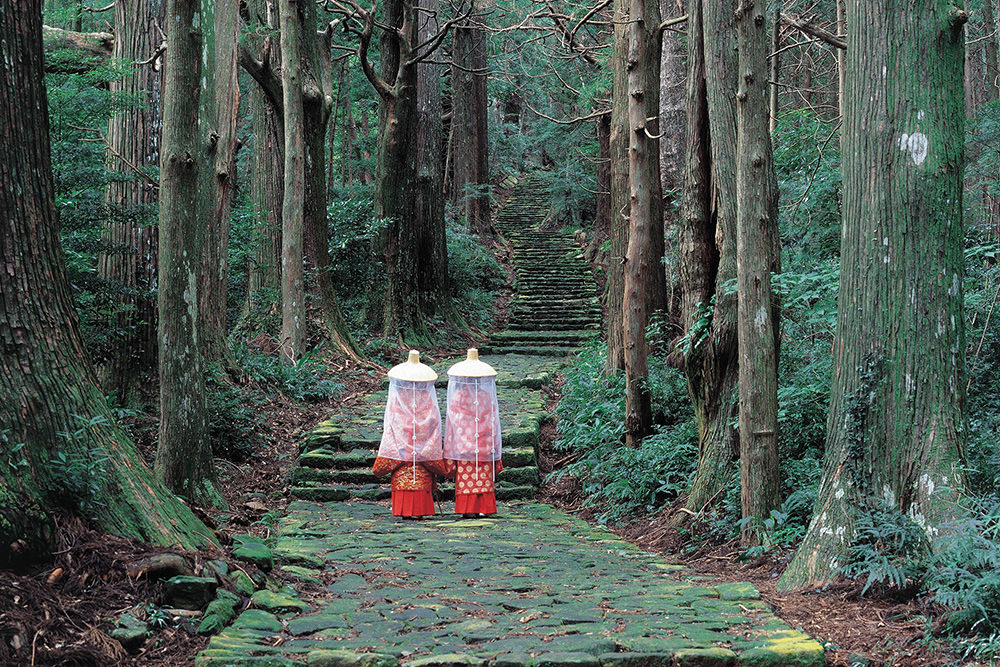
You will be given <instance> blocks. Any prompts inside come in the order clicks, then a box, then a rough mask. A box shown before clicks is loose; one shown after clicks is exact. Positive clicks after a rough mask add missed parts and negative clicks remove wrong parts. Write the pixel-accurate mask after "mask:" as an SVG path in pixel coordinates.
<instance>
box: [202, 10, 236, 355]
mask: <svg viewBox="0 0 1000 667" xmlns="http://www.w3.org/2000/svg"><path fill="white" fill-rule="evenodd" d="M237 9H238V3H237V2H235V1H234V0H224V1H222V2H215V0H202V25H203V26H204V30H205V39H204V40H203V42H202V51H203V62H205V63H209V65H208V66H207V67H206V68H204V69H203V71H202V77H201V78H202V81H204V82H205V84H206V85H205V87H204V89H203V91H202V104H201V107H202V114H201V122H202V127H201V136H202V145H203V152H202V155H203V156H204V159H205V164H204V171H203V175H202V178H201V179H200V183H199V187H200V188H201V192H202V194H201V195H200V204H201V211H202V218H201V219H202V221H203V223H202V224H204V226H205V234H204V241H203V243H202V254H201V261H202V265H201V272H202V285H201V286H202V290H201V303H200V306H199V307H200V315H201V318H202V327H201V332H200V333H201V340H202V350H203V354H204V357H205V361H206V362H207V363H211V362H213V361H219V360H223V361H227V365H229V363H228V359H229V357H230V354H229V348H228V345H227V343H226V315H227V306H226V293H227V291H228V284H229V232H230V223H231V219H230V214H231V211H232V202H233V195H234V193H235V190H236V144H237V137H236V119H237V112H238V111H239V107H240V89H239V84H238V81H237V74H238V73H239V69H238V63H237V48H236V46H237V43H238V41H239V25H240V24H239V15H238V13H237Z"/></svg>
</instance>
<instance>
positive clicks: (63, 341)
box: [0, 0, 214, 565]
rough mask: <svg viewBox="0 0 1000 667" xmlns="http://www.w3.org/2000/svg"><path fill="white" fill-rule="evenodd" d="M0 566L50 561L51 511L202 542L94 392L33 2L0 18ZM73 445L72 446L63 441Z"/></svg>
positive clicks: (145, 535)
mask: <svg viewBox="0 0 1000 667" xmlns="http://www.w3.org/2000/svg"><path fill="white" fill-rule="evenodd" d="M0 42H2V43H3V44H5V45H6V47H7V49H8V53H9V54H11V55H10V57H11V58H13V59H14V60H13V62H11V61H8V62H7V63H6V65H7V66H6V68H5V72H4V76H0V99H2V100H4V103H3V104H0V127H3V128H4V131H3V132H0V208H2V210H3V211H4V217H3V220H2V222H0V265H2V266H3V267H5V269H4V271H5V274H4V290H3V294H2V296H0V349H2V350H3V354H2V355H0V399H2V400H0V424H3V426H4V430H5V431H6V433H5V434H4V439H3V443H4V449H5V456H6V460H7V462H8V463H9V465H6V466H3V467H2V468H0V544H2V545H3V547H2V548H0V561H2V562H4V563H7V562H9V561H12V560H23V561H25V562H29V563H33V564H35V565H37V563H38V562H39V560H40V559H42V558H45V557H47V556H48V551H49V548H50V544H51V543H52V541H53V539H54V537H55V535H54V530H53V523H52V521H51V520H50V514H51V511H52V510H54V509H57V508H61V509H68V510H70V511H76V512H78V513H79V514H81V515H82V516H84V517H85V518H87V519H88V520H89V521H90V522H92V524H93V525H95V526H97V527H98V528H100V529H103V530H107V531H110V532H112V533H115V534H118V535H123V536H127V537H133V538H136V539H141V540H147V541H150V542H154V543H156V544H162V545H180V546H182V547H186V548H196V547H201V546H208V545H210V544H212V543H213V542H214V538H213V536H212V535H211V533H210V531H209V530H208V529H207V528H206V527H205V526H204V524H202V522H201V521H199V520H198V519H197V518H196V517H195V516H194V515H193V514H192V513H191V511H190V510H189V509H188V508H187V507H186V506H185V505H184V504H183V503H181V502H180V501H179V500H178V499H177V498H176V496H174V494H173V493H171V492H170V491H168V490H167V489H166V488H165V487H164V486H163V485H162V484H161V483H160V482H159V481H157V480H156V478H155V477H154V475H153V473H152V471H151V470H150V469H149V467H148V466H147V465H146V464H145V462H144V461H143V460H142V457H141V456H140V454H139V453H138V451H137V450H136V448H135V445H134V443H133V442H132V440H131V439H130V438H129V436H128V435H127V434H126V433H125V432H124V431H123V430H122V429H121V428H119V427H118V425H117V424H116V423H115V421H114V417H113V415H112V414H111V410H110V409H109V408H108V404H107V401H106V400H105V398H104V394H103V393H102V391H101V389H100V388H99V387H98V386H97V385H96V384H95V382H94V380H93V377H94V373H93V369H92V368H91V367H90V364H89V363H88V362H87V359H86V353H85V352H84V349H83V345H82V343H81V341H80V334H79V329H80V325H79V320H78V318H77V314H76V310H75V308H74V306H73V303H72V299H71V297H70V289H69V282H68V280H67V278H66V272H65V266H64V264H63V259H62V255H61V252H60V249H59V230H58V222H57V216H56V211H55V200H54V192H53V185H52V163H51V160H50V155H49V127H48V105H47V101H46V97H45V89H44V87H43V81H44V76H43V72H44V69H43V56H42V16H41V1H40V0H23V1H22V2H17V3H10V4H8V6H7V7H6V9H5V11H3V12H0ZM67 434H69V435H67Z"/></svg>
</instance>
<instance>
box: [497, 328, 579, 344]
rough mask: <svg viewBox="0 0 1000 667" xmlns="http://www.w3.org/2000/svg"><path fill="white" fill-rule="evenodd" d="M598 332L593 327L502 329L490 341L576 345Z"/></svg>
mask: <svg viewBox="0 0 1000 667" xmlns="http://www.w3.org/2000/svg"><path fill="white" fill-rule="evenodd" d="M596 334H597V332H596V331H595V330H593V329H591V330H589V331H587V330H583V331H578V330H572V329H571V330H568V331H512V330H509V329H508V330H507V331H501V332H500V333H496V334H493V336H492V337H491V338H490V342H491V343H493V344H494V345H500V344H504V343H549V344H553V345H574V344H579V343H581V342H584V341H591V340H593V339H594V338H595V337H596Z"/></svg>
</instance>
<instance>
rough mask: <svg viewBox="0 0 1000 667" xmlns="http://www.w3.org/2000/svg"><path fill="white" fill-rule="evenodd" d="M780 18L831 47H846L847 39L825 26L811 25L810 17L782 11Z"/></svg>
mask: <svg viewBox="0 0 1000 667" xmlns="http://www.w3.org/2000/svg"><path fill="white" fill-rule="evenodd" d="M780 20H781V22H782V23H784V24H785V25H787V26H791V27H792V28H795V29H796V30H799V31H800V32H803V33H805V34H807V35H809V36H810V37H815V38H817V39H819V40H820V41H822V42H824V43H826V44H829V45H830V46H832V47H835V48H838V49H846V48H847V41H846V40H845V39H844V38H843V37H842V36H841V35H835V34H833V33H832V32H830V31H829V30H826V29H825V28H820V27H819V26H816V25H813V23H812V21H813V19H811V18H805V19H804V18H801V17H798V16H789V15H788V14H785V13H782V14H781V16H780Z"/></svg>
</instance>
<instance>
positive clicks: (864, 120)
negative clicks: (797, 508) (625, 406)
mask: <svg viewBox="0 0 1000 667" xmlns="http://www.w3.org/2000/svg"><path fill="white" fill-rule="evenodd" d="M966 17H967V15H966V13H965V12H964V11H963V10H962V9H961V4H960V3H955V2H941V1H938V0H920V1H918V2H915V3H912V4H911V5H910V6H909V7H908V8H907V11H905V12H898V11H893V12H890V11H889V10H888V9H887V7H886V6H885V5H884V4H882V3H870V2H866V1H865V0H850V1H849V2H848V3H847V47H848V53H847V78H846V90H845V93H846V94H845V99H844V103H845V104H844V112H845V116H844V133H843V137H844V139H843V147H844V151H843V155H844V163H843V170H844V200H843V201H844V213H843V234H842V237H841V251H840V257H841V274H840V297H839V309H838V314H837V331H836V336H835V339H834V350H833V358H834V372H833V389H832V393H831V400H830V412H829V417H828V420H827V439H826V451H825V457H824V464H823V478H822V480H821V482H820V488H819V492H818V496H817V500H816V506H815V509H814V512H813V520H812V523H811V524H810V526H809V530H808V532H807V534H806V537H805V539H804V540H803V542H802V544H801V546H800V547H799V549H798V551H797V552H796V554H795V557H794V559H793V560H792V562H791V564H790V565H789V567H788V569H787V570H786V571H785V574H784V575H783V576H782V578H781V580H780V581H779V586H780V587H781V588H783V589H788V588H801V587H804V586H810V587H811V586H814V585H816V584H819V583H821V582H826V581H829V580H830V579H832V578H833V577H835V576H836V574H837V568H838V567H839V566H840V565H842V564H844V563H845V562H846V561H847V557H848V549H849V547H850V544H851V541H852V538H853V532H854V531H853V527H854V521H853V519H852V517H853V516H854V515H855V513H856V512H859V511H865V509H866V508H868V507H871V506H872V505H873V504H875V503H884V504H887V505H889V506H890V507H894V508H896V509H898V510H900V511H902V512H905V513H907V514H908V515H909V516H910V517H912V518H913V519H914V521H916V522H917V523H918V524H919V525H920V526H921V527H922V528H923V529H924V530H925V531H926V534H927V536H928V538H930V539H931V540H933V539H934V538H937V537H940V536H941V535H942V531H943V530H944V528H942V524H943V523H944V522H946V521H948V520H949V519H951V518H954V516H955V513H956V510H957V507H956V500H957V495H958V494H959V493H960V492H961V490H962V472H961V470H962V462H963V451H964V446H965V439H966V428H965V419H964V415H963V407H964V403H965V379H964V375H965V369H964V367H965V335H964V316H963V311H962V299H963V290H962V273H963V244H964V230H963V221H962V164H963V144H964V120H965V119H964V108H963V95H962V64H963V50H964V48H963V30H962V24H963V23H964V21H965V18H966Z"/></svg>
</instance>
